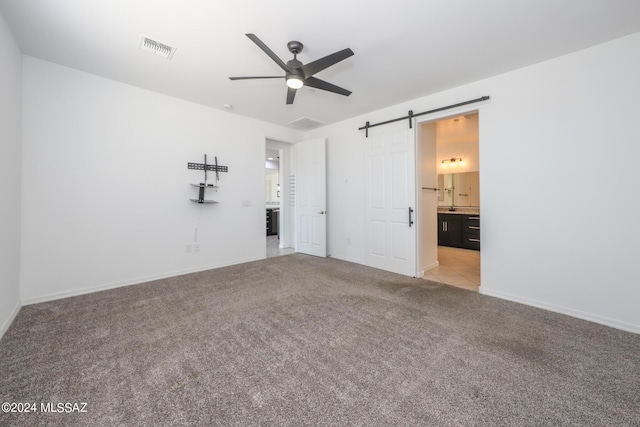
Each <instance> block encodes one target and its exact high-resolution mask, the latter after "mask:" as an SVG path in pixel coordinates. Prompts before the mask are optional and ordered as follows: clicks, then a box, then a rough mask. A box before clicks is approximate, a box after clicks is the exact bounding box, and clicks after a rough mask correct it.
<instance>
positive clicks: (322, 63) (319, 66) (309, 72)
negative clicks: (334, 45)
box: [301, 48, 353, 78]
mask: <svg viewBox="0 0 640 427" xmlns="http://www.w3.org/2000/svg"><path fill="white" fill-rule="evenodd" d="M352 55H353V51H352V50H351V49H349V48H347V49H343V50H341V51H338V52H336V53H332V54H331V55H327V56H325V57H324V58H320V59H317V60H315V61H313V62H309V63H308V64H305V65H303V66H302V67H301V68H302V72H304V76H305V77H306V78H309V77H311V76H313V75H314V74H315V73H317V72H319V71H322V70H324V69H325V68H328V67H330V66H332V65H333V64H337V63H338V62H340V61H342V60H343V59H347V58H348V57H350V56H352Z"/></svg>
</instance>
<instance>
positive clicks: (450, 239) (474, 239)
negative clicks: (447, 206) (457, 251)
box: [438, 213, 480, 251]
mask: <svg viewBox="0 0 640 427" xmlns="http://www.w3.org/2000/svg"><path fill="white" fill-rule="evenodd" d="M438 245H440V246H450V247H454V248H463V249H474V250H476V251H478V250H480V215H466V214H448V213H439V214H438Z"/></svg>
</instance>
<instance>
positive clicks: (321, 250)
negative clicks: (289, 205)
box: [293, 138, 327, 257]
mask: <svg viewBox="0 0 640 427" xmlns="http://www.w3.org/2000/svg"><path fill="white" fill-rule="evenodd" d="M293 154H294V164H295V201H296V203H295V212H296V214H295V215H296V216H295V218H296V221H295V234H296V244H295V250H296V252H301V253H304V254H308V255H315V256H319V257H326V256H327V190H326V185H327V182H326V142H325V140H324V138H321V139H314V140H311V141H304V142H299V143H297V144H295V145H294V147H293Z"/></svg>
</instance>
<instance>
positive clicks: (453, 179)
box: [438, 172, 480, 207]
mask: <svg viewBox="0 0 640 427" xmlns="http://www.w3.org/2000/svg"><path fill="white" fill-rule="evenodd" d="M438 188H439V190H440V191H438V206H460V207H462V206H464V207H467V206H471V207H479V206H480V173H479V172H459V173H443V174H438Z"/></svg>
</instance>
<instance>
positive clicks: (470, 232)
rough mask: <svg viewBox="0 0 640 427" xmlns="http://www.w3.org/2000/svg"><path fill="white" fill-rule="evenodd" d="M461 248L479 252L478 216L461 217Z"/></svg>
mask: <svg viewBox="0 0 640 427" xmlns="http://www.w3.org/2000/svg"><path fill="white" fill-rule="evenodd" d="M462 247H464V248H467V249H474V250H476V251H479V250H480V215H463V216H462Z"/></svg>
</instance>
